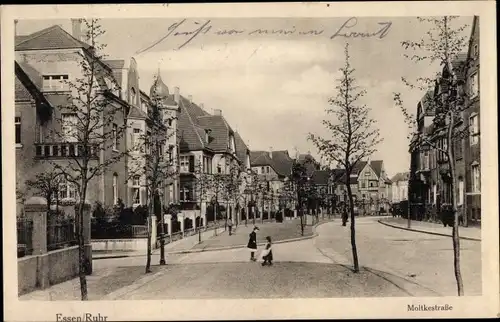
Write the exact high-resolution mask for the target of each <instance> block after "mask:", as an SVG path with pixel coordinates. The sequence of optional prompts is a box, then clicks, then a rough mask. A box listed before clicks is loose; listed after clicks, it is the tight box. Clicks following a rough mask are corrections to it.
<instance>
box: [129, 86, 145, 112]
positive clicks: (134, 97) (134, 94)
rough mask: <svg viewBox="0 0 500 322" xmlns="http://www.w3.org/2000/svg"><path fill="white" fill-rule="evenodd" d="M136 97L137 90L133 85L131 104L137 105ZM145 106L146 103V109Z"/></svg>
mask: <svg viewBox="0 0 500 322" xmlns="http://www.w3.org/2000/svg"><path fill="white" fill-rule="evenodd" d="M136 98H137V94H136V92H135V88H133V87H132V88H131V89H130V104H133V105H135V104H136V103H137V100H136ZM145 107H146V104H144V105H143V109H144V108H145ZM144 112H146V110H144Z"/></svg>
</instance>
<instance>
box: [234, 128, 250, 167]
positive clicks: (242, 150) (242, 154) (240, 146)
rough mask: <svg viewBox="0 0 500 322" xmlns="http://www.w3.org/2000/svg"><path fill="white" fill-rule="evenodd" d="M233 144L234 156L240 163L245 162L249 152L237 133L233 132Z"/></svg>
mask: <svg viewBox="0 0 500 322" xmlns="http://www.w3.org/2000/svg"><path fill="white" fill-rule="evenodd" d="M234 144H235V145H236V156H237V157H238V159H240V160H241V161H242V162H245V160H246V157H247V152H249V150H248V147H247V145H246V144H245V141H243V139H242V138H241V135H240V134H239V133H238V132H234Z"/></svg>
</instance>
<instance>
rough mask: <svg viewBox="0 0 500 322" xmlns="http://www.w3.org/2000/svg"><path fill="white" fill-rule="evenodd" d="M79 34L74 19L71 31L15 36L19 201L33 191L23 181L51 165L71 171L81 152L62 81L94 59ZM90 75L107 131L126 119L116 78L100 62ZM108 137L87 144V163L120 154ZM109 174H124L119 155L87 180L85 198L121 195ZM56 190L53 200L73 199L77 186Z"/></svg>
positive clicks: (71, 93) (120, 146) (121, 145)
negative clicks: (94, 144) (100, 143)
mask: <svg viewBox="0 0 500 322" xmlns="http://www.w3.org/2000/svg"><path fill="white" fill-rule="evenodd" d="M81 37H82V33H81V21H80V20H73V35H71V34H69V33H67V32H66V31H65V30H63V29H62V28H61V27H60V26H57V25H56V26H52V27H49V28H46V29H43V30H41V31H38V32H35V33H33V34H31V35H24V36H18V35H16V45H15V74H16V92H15V94H16V97H15V105H16V106H15V110H16V111H15V113H16V114H15V120H14V121H15V129H16V138H15V140H16V165H17V166H16V181H17V188H18V190H19V191H21V192H22V194H23V199H26V198H29V196H30V195H32V194H33V193H35V192H34V191H31V190H30V189H28V187H26V181H27V180H33V179H34V178H35V176H36V175H37V174H39V173H44V172H48V171H51V169H52V168H53V167H54V166H58V167H61V168H64V169H66V171H67V172H68V173H69V174H71V175H73V174H74V173H73V172H72V170H71V168H70V166H71V164H74V162H77V160H78V154H79V153H83V151H84V147H83V145H82V144H81V143H82V142H80V141H79V133H77V129H76V126H75V122H76V120H75V117H76V115H75V113H74V112H73V110H72V109H71V106H74V105H75V104H78V103H77V102H76V101H75V97H76V93H75V90H74V89H73V88H71V87H70V86H69V85H68V84H69V83H71V82H72V81H74V80H75V79H77V78H81V77H82V69H81V66H80V64H81V63H82V60H84V59H88V60H92V59H94V58H93V56H92V55H93V54H92V51H91V50H89V46H88V45H87V44H85V43H84V42H83V41H81ZM95 75H96V78H97V79H98V83H99V87H100V88H99V89H98V90H101V91H102V92H103V94H102V95H105V96H106V98H107V100H106V102H107V103H108V104H109V106H106V108H105V111H106V110H111V111H113V113H112V115H111V114H109V115H106V116H105V117H106V119H107V120H109V121H110V122H109V123H107V124H104V127H103V131H104V132H108V133H110V132H111V131H113V129H114V128H115V127H122V126H123V125H124V124H125V123H126V116H127V114H128V112H129V105H128V103H127V102H126V101H125V100H124V99H123V98H122V97H121V93H120V92H119V90H116V87H114V86H113V85H114V84H116V82H115V79H114V76H113V73H112V70H111V69H110V68H109V66H107V65H106V64H105V63H104V62H103V61H98V63H97V64H96V72H95ZM114 133H115V132H114ZM112 140H113V141H114V142H113V143H112V144H109V145H108V144H105V146H106V148H99V149H98V148H97V147H90V149H91V153H92V154H93V157H92V158H91V164H90V166H92V163H93V162H95V163H97V162H102V161H103V160H107V159H110V158H115V157H116V156H117V155H121V154H123V153H124V152H125V150H126V142H125V138H124V137H118V136H116V137H113V138H112ZM110 143H111V142H110ZM94 160H95V161H94ZM114 173H121V174H125V173H126V160H125V158H120V159H119V160H118V161H117V162H115V163H113V164H112V165H110V166H109V167H108V169H106V171H104V173H102V174H100V175H99V176H96V177H95V178H93V179H92V180H91V182H90V183H89V188H88V195H87V197H86V199H88V200H89V201H91V202H92V201H101V202H103V203H106V204H112V203H113V200H114V199H116V197H117V196H116V195H117V194H125V193H126V191H125V188H124V186H123V185H121V186H120V187H118V186H117V185H113V183H114V180H115V179H114V176H113V174H114ZM58 190H59V191H58V196H57V197H58V198H59V199H73V200H74V199H76V197H77V193H78V192H77V188H76V186H75V184H74V183H72V182H65V181H63V182H61V183H60V184H59V187H58ZM19 209H21V207H18V210H19Z"/></svg>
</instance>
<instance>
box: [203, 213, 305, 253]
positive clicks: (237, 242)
mask: <svg viewBox="0 0 500 322" xmlns="http://www.w3.org/2000/svg"><path fill="white" fill-rule="evenodd" d="M307 223H308V224H307V225H306V226H305V227H304V235H302V233H301V229H300V219H299V218H296V219H293V220H286V221H284V222H281V223H278V222H264V223H261V222H259V221H258V220H256V221H255V226H257V227H259V231H257V244H265V243H266V237H267V236H270V237H271V240H272V242H273V243H277V242H282V241H286V240H291V239H292V240H294V239H302V238H307V237H312V236H313V226H312V220H311V218H308V221H307ZM253 228H254V225H253V222H252V221H248V223H247V225H246V226H245V223H244V222H242V223H240V224H239V225H238V227H236V226H233V233H232V235H231V236H229V231H227V230H226V231H224V230H222V232H221V233H219V234H218V236H216V237H213V238H211V239H209V240H206V241H203V242H202V243H201V244H197V245H195V246H194V247H193V250H198V249H199V250H214V249H221V248H222V249H224V248H236V247H246V246H247V244H248V238H249V237H248V236H249V234H250V233H251V232H252V230H253ZM222 229H224V228H222Z"/></svg>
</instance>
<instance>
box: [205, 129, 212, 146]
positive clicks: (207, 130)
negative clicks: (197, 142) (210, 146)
mask: <svg viewBox="0 0 500 322" xmlns="http://www.w3.org/2000/svg"><path fill="white" fill-rule="evenodd" d="M210 132H211V130H210V129H206V130H205V141H206V142H207V143H209V142H210Z"/></svg>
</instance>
